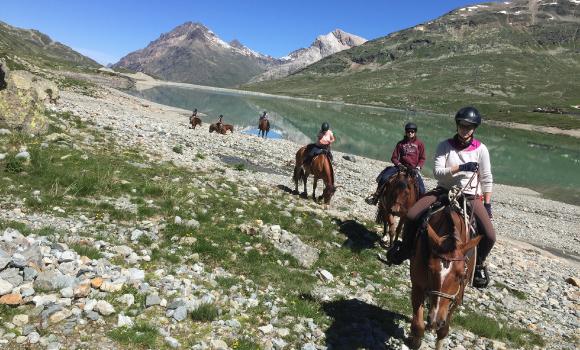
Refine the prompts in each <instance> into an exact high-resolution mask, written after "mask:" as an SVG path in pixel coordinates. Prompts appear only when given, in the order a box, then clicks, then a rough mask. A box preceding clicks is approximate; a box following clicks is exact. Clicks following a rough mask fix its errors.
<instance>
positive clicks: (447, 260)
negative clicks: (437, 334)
mask: <svg viewBox="0 0 580 350" xmlns="http://www.w3.org/2000/svg"><path fill="white" fill-rule="evenodd" d="M436 256H437V257H438V258H439V259H441V260H442V261H443V264H444V265H449V263H451V262H452V261H464V262H465V264H464V266H463V276H462V277H461V281H459V286H457V290H456V291H455V293H453V294H447V293H444V292H442V291H439V290H428V291H427V295H434V296H437V297H441V298H445V299H448V300H450V301H451V306H450V307H453V306H455V305H456V304H459V302H458V300H457V296H458V295H459V292H460V291H461V288H462V287H465V279H466V277H467V266H468V265H469V257H468V256H467V255H465V256H463V257H461V258H446V257H444V256H442V255H439V254H437V255H436Z"/></svg>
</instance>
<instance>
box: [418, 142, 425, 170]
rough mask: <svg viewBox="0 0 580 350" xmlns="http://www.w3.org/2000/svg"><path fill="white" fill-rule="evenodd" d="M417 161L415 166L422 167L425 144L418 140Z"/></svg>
mask: <svg viewBox="0 0 580 350" xmlns="http://www.w3.org/2000/svg"><path fill="white" fill-rule="evenodd" d="M418 148H419V163H418V164H417V167H419V168H421V169H423V165H425V144H424V143H423V142H419V146H418Z"/></svg>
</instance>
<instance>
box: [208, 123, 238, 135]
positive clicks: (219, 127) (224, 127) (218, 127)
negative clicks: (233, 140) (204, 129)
mask: <svg viewBox="0 0 580 350" xmlns="http://www.w3.org/2000/svg"><path fill="white" fill-rule="evenodd" d="M214 131H215V132H217V133H219V134H222V135H225V134H226V132H228V131H230V132H232V133H233V132H234V126H233V125H231V124H220V123H213V124H210V125H209V132H210V133H212V132H214Z"/></svg>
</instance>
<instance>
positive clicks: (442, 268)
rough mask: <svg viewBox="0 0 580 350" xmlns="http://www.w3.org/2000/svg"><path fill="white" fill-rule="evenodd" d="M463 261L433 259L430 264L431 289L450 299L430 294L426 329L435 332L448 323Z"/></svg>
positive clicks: (461, 273) (458, 285)
mask: <svg viewBox="0 0 580 350" xmlns="http://www.w3.org/2000/svg"><path fill="white" fill-rule="evenodd" d="M464 264H465V262H464V261H463V260H451V261H448V260H444V259H433V262H432V264H431V277H432V279H431V281H432V285H431V289H432V290H433V291H438V292H441V293H444V294H446V295H448V296H453V298H450V297H443V296H438V295H435V294H431V308H430V310H429V318H428V319H429V324H428V327H429V328H431V329H434V330H437V329H439V328H441V327H443V326H445V324H447V323H448V320H447V318H448V316H449V311H450V309H451V306H452V305H453V303H454V302H455V300H454V298H455V297H456V296H457V294H458V292H459V288H460V282H461V280H462V277H463V268H464Z"/></svg>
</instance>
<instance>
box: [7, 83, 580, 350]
mask: <svg viewBox="0 0 580 350" xmlns="http://www.w3.org/2000/svg"><path fill="white" fill-rule="evenodd" d="M53 113H54V115H53V117H54V118H56V119H55V120H56V121H55V123H56V125H60V130H61V131H60V132H59V135H60V134H69V135H72V136H70V137H71V139H67V137H65V136H62V135H61V136H53V137H52V138H51V136H50V135H49V136H48V137H47V138H46V139H44V140H38V141H34V140H28V141H27V143H26V142H25V143H26V144H25V147H24V148H27V147H28V148H29V149H31V150H32V151H31V152H30V154H31V156H32V157H35V156H39V155H40V156H43V157H46V158H47V159H50V161H47V163H46V164H44V163H43V164H44V165H43V166H45V167H46V168H50V166H51V165H50V164H49V163H50V162H53V163H54V164H53V165H52V166H53V167H54V169H53V168H50V169H52V170H51V171H54V172H55V173H58V174H60V175H59V176H61V177H62V178H63V180H62V182H63V183H64V182H65V181H66V179H65V178H66V171H64V172H63V167H64V168H65V169H64V170H66V169H67V168H66V167H68V166H70V167H71V168H70V170H69V171H70V172H73V171H79V174H85V173H83V171H82V168H81V169H80V170H75V169H76V168H73V163H67V162H69V161H71V159H75V158H76V159H77V160H78V162H79V163H75V164H85V165H83V166H84V167H87V169H89V168H90V169H93V171H95V172H97V173H98V174H100V175H101V177H102V181H101V179H99V178H93V179H91V181H88V182H87V183H86V184H84V187H82V186H79V184H78V183H76V182H75V183H74V186H73V185H69V186H68V187H67V186H64V187H65V188H66V191H64V194H63V196H62V197H59V198H61V202H54V198H53V197H49V194H50V195H52V194H53V193H55V192H59V191H63V190H62V186H63V185H62V184H61V185H59V184H58V183H56V185H55V183H54V180H52V182H51V183H50V185H44V184H42V183H39V182H38V183H34V182H32V181H33V180H32V179H30V175H28V176H26V175H24V176H19V175H14V176H12V175H6V176H5V177H4V179H2V180H1V181H4V182H5V183H3V184H2V186H4V187H3V188H4V189H5V190H3V191H5V192H2V195H3V198H2V199H1V200H0V206H1V207H2V209H3V210H2V211H0V224H1V226H0V228H2V229H3V230H4V235H3V236H1V235H0V250H1V249H4V250H6V251H8V252H9V253H10V250H11V249H12V250H14V251H15V249H16V248H14V247H15V244H16V243H15V242H17V241H18V242H22V243H20V244H22V245H26V244H28V245H29V246H30V248H27V249H32V246H31V244H32V245H34V244H36V245H38V246H39V247H40V248H39V253H38V254H40V256H39V257H40V260H42V261H43V262H44V263H45V264H46V265H47V266H52V267H53V268H54V271H55V272H54V273H56V274H57V275H58V276H65V277H66V278H65V277H59V278H60V279H63V284H58V285H54V284H53V283H52V282H50V281H49V280H50V279H48V278H47V277H49V276H47V275H46V274H44V272H43V273H41V275H42V277H43V278H47V281H46V282H45V283H40V282H38V279H39V277H30V276H27V275H26V274H27V272H26V271H25V270H22V268H20V267H18V265H13V266H14V267H12V268H11V269H12V270H11V271H10V274H12V275H14V274H16V275H18V274H19V270H18V269H20V274H21V275H24V281H21V280H18V278H15V277H14V276H12V275H10V276H8V275H7V276H5V277H3V275H2V274H3V273H4V271H7V270H8V268H7V269H5V270H4V271H2V272H0V279H1V278H5V279H8V278H10V279H11V280H12V281H14V283H13V284H15V283H17V282H18V283H20V286H17V287H14V289H13V290H12V294H19V295H22V296H23V298H24V301H27V302H28V304H27V305H22V306H19V307H18V308H17V309H14V308H10V309H6V308H2V309H0V317H2V322H3V324H2V326H3V327H1V328H0V344H5V346H6V348H26V347H30V346H32V347H39V348H44V347H47V348H59V347H61V348H100V349H102V348H110V349H113V348H127V349H128V348H133V347H135V346H137V347H141V348H175V347H181V348H191V349H254V348H264V349H309V350H310V349H326V348H328V349H359V348H366V349H400V348H404V345H402V340H403V338H404V336H405V335H406V334H408V331H409V317H410V310H409V299H408V295H409V291H410V289H409V282H408V264H404V265H403V266H400V267H393V268H387V267H385V266H384V265H382V264H380V263H379V262H377V260H376V258H375V256H376V254H377V253H378V252H379V251H380V248H378V245H377V239H378V233H379V232H380V229H379V228H378V227H377V226H376V225H375V224H374V215H375V209H374V208H372V207H369V206H368V205H367V204H365V203H364V197H366V195H368V194H369V193H370V192H371V191H372V190H374V186H375V183H374V178H375V177H376V175H377V174H378V173H379V172H380V170H382V169H383V168H384V167H385V166H386V165H387V163H385V162H380V161H376V160H371V159H365V158H361V157H356V158H355V159H354V161H353V160H352V158H351V160H347V159H345V158H343V156H344V155H345V154H342V153H340V152H335V155H334V157H335V172H336V182H337V184H339V185H342V186H343V187H342V188H340V189H339V190H338V191H337V193H336V195H335V197H334V198H333V200H332V205H331V207H330V208H329V209H328V210H325V209H324V208H323V207H322V206H319V205H318V204H314V203H313V202H311V201H310V200H306V199H302V198H298V197H296V196H293V195H291V194H290V193H288V189H293V183H292V182H291V173H292V168H293V159H294V153H295V151H296V150H297V149H298V148H299V147H300V145H297V144H294V143H292V142H289V141H286V140H264V139H260V138H257V137H255V136H251V135H245V134H240V133H234V134H228V135H217V134H210V133H209V132H208V131H207V124H205V123H204V124H203V127H202V128H200V129H196V130H191V129H188V127H187V121H188V116H189V113H190V111H186V110H179V109H176V108H172V107H167V106H162V105H158V104H155V103H152V102H149V101H145V100H141V99H138V98H136V97H133V96H130V95H127V94H124V93H122V92H119V91H117V90H113V89H99V90H98V91H97V93H96V94H95V97H91V96H85V95H81V94H77V93H73V92H67V91H64V92H63V93H62V97H61V101H60V102H59V105H58V106H57V107H55V108H54V112H53ZM64 115H66V116H68V118H70V119H69V120H65V119H61V120H60V122H59V121H58V118H61V117H62V116H64ZM75 125H76V126H75ZM81 126H82V127H81ZM2 137H6V136H0V140H2V139H1V138H2ZM49 139H50V140H49ZM9 142H14V141H13V140H12V141H10V140H9ZM39 143H40V145H39ZM43 145H46V147H45V146H43ZM111 145H113V146H111ZM5 150H7V153H9V152H10V151H9V149H8V148H5ZM43 150H44V151H43ZM46 150H50V152H47V151H46ZM0 152H4V151H2V150H0ZM43 152H44V153H43ZM105 156H106V157H115V158H114V159H113V160H111V159H110V158H103V159H105V160H106V161H107V162H110V164H112V165H111V167H110V168H107V169H105V170H106V171H103V172H101V170H102V169H100V168H101V167H99V166H98V165H99V164H104V163H99V159H101V158H99V157H105ZM83 161H84V162H86V163H82V162H83ZM37 163H38V161H37ZM30 166H31V167H33V168H34V167H36V166H37V164H35V162H34V159H33V162H32V165H30ZM93 166H97V167H95V168H92V167H93ZM102 167H104V165H103V166H102ZM46 168H45V169H44V170H43V171H46ZM33 170H34V169H30V170H29V172H30V173H32V172H33ZM85 175H86V174H85ZM85 175H80V176H85ZM87 176H88V175H87ZM93 182H98V184H97V185H98V186H102V187H94V186H93V187H91V186H92V185H91V184H92V183H93ZM101 182H102V183H101ZM97 185H95V186H97ZM426 185H427V187H428V188H432V187H434V186H435V183H434V181H433V180H431V179H426ZM42 186H45V187H42ZM59 186H60V187H59ZM320 186H322V184H319V189H318V191H321V187H320ZM34 190H39V193H36V192H35V191H34ZM309 191H311V188H309ZM35 193H36V194H35ZM45 194H46V196H47V197H43V196H45ZM38 198H42V199H43V200H44V201H39V200H38ZM51 198H52V200H53V202H50V200H51ZM31 201H32V202H33V203H36V204H33V205H31ZM48 203H50V204H48ZM494 214H495V217H494V221H493V222H494V225H495V227H496V230H497V232H498V242H497V244H496V247H495V248H494V250H493V251H492V253H491V255H490V258H489V264H490V271H491V274H492V279H493V281H492V285H491V286H490V287H489V288H487V289H485V290H476V289H473V288H470V289H469V290H468V291H467V292H466V296H465V301H464V306H462V307H461V309H460V311H459V312H458V314H457V316H456V318H455V320H454V321H453V324H452V326H451V328H452V330H451V335H450V336H449V340H448V344H449V348H452V349H481V350H483V349H489V348H493V349H511V348H548V349H575V348H578V347H579V346H580V322H579V320H580V306H579V305H580V289H579V287H578V285H574V283H578V281H579V277H580V268H579V267H580V264H579V262H578V259H579V257H580V244H579V243H580V241H579V237H578V227H580V207H577V206H573V205H568V204H564V203H559V202H555V201H551V200H547V199H543V198H541V197H540V196H539V195H538V194H537V193H535V192H533V191H531V190H528V189H523V188H516V187H509V186H502V185H496V186H495V189H494ZM47 227H50V228H51V230H50V234H47V232H46V231H47V229H46V228H47ZM15 230H16V232H19V234H24V235H27V237H25V238H24V237H20V236H18V235H17V234H16V233H14V231H15ZM0 233H2V231H0ZM26 242H28V243H26ZM31 242H32V243H31ZM94 247H96V249H97V250H96V251H90V250H89V248H94ZM538 247H548V248H550V249H552V251H557V252H560V255H561V256H556V255H553V254H552V253H550V252H548V251H547V250H544V249H540V248H538ZM73 251H74V252H73ZM26 252H28V250H26ZM89 252H91V254H89ZM41 253H42V254H41ZM22 254H24V253H22ZM31 254H32V253H31ZM68 255H71V258H70V259H69V258H68V257H67V256H68ZM88 255H90V256H91V257H89V256H88ZM27 256H28V255H27ZM0 257H1V255H0ZM14 259H15V258H14V255H13V257H12V260H14ZM56 270H58V271H56ZM11 276H12V277H11ZM39 276H40V275H39ZM67 276H68V277H67ZM71 276H73V277H71ZM74 277H76V278H74ZM34 278H36V279H34ZM16 280H18V281H16ZM33 280H34V282H32V281H33ZM32 287H34V290H33V291H32V294H27V296H24V294H25V292H26V293H30V290H29V289H30V288H32ZM82 288H84V289H83V290H80V289H82ZM87 288H88V289H87ZM69 289H70V290H69ZM129 301H131V302H129ZM0 303H1V300H0ZM0 306H2V305H0ZM2 307H4V306H2ZM111 308H112V309H111ZM16 316H19V317H18V318H16ZM20 316H21V317H20ZM24 316H26V317H24ZM119 326H120V327H119ZM425 344H426V346H428V347H430V348H432V347H433V346H434V337H433V335H431V334H428V335H427V336H426V337H425Z"/></svg>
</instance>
